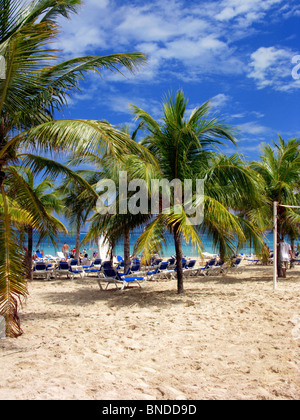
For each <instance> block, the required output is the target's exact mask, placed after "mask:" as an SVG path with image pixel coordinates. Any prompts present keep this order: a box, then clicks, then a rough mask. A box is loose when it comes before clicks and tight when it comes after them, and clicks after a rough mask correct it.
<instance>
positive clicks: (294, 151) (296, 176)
mask: <svg viewBox="0 0 300 420" xmlns="http://www.w3.org/2000/svg"><path fill="white" fill-rule="evenodd" d="M299 146H300V140H299V139H291V140H288V141H285V140H283V139H282V137H280V136H278V142H277V143H276V142H273V145H262V147H261V151H262V153H261V155H260V160H259V161H257V162H252V163H251V168H252V169H253V170H255V171H256V172H257V173H258V174H259V177H260V179H261V181H262V183H263V186H264V194H265V196H266V197H267V199H266V200H265V201H264V203H263V205H262V206H261V207H260V208H259V209H260V211H264V212H265V214H266V220H267V221H268V226H267V227H268V228H269V229H270V228H272V226H273V203H274V202H278V204H279V207H278V233H277V235H278V237H277V242H278V244H279V242H280V240H281V239H283V238H284V237H285V235H290V236H291V237H294V238H297V237H299V236H300V215H299V211H297V210H296V209H293V208H286V207H281V206H282V205H288V206H299V205H300V201H299V191H300V151H299ZM274 252H277V255H278V258H277V261H278V265H277V271H278V275H279V277H282V276H283V272H282V264H281V254H280V250H279V248H278V249H277V250H275V249H274Z"/></svg>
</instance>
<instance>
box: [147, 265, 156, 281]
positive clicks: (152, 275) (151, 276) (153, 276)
mask: <svg viewBox="0 0 300 420" xmlns="http://www.w3.org/2000/svg"><path fill="white" fill-rule="evenodd" d="M158 271H159V268H158V267H156V268H155V269H154V270H152V271H147V277H148V280H159V279H158V277H156V275H157V274H158Z"/></svg>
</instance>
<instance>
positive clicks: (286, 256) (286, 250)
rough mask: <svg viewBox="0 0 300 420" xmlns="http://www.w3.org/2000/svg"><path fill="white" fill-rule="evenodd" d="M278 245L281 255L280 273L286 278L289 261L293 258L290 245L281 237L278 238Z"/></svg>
mask: <svg viewBox="0 0 300 420" xmlns="http://www.w3.org/2000/svg"><path fill="white" fill-rule="evenodd" d="M279 246H280V256H281V261H282V275H283V278H286V270H287V269H288V267H289V263H290V261H292V260H293V253H292V247H291V245H290V244H288V243H287V242H285V241H284V240H283V239H281V240H280V243H279ZM290 268H291V267H290Z"/></svg>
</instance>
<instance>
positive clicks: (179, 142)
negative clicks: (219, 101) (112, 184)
mask: <svg viewBox="0 0 300 420" xmlns="http://www.w3.org/2000/svg"><path fill="white" fill-rule="evenodd" d="M132 109H133V113H134V115H135V117H136V119H137V120H140V121H142V122H143V125H144V128H146V129H147V131H148V135H147V136H146V137H145V139H144V140H143V142H142V144H143V145H144V146H146V147H147V148H148V149H149V151H151V153H152V154H153V156H155V158H156V161H157V167H158V168H159V169H158V170H155V169H154V168H153V167H150V166H149V164H147V165H144V164H143V162H142V160H138V159H135V158H134V157H131V158H129V159H130V160H131V164H130V165H128V167H130V168H131V170H132V172H133V173H135V174H136V175H139V176H140V177H141V176H143V173H144V174H147V173H149V168H151V170H152V176H149V175H148V176H147V179H150V178H153V174H155V175H154V177H156V178H157V179H166V180H168V181H173V180H176V179H177V180H179V181H180V183H181V185H182V187H184V180H187V179H189V180H192V181H193V183H194V184H195V182H196V180H197V179H205V194H204V204H203V203H202V205H204V221H203V223H202V224H201V226H195V225H193V224H190V223H189V217H188V212H187V209H186V208H185V206H183V205H181V204H180V203H183V202H184V197H182V199H181V200H179V203H176V202H175V201H174V200H173V201H171V206H170V209H169V214H166V212H164V211H163V209H162V207H161V205H160V207H159V212H158V215H157V216H156V217H155V218H154V220H153V221H152V223H150V225H149V226H148V228H147V229H146V230H145V232H144V233H143V234H142V235H141V237H140V238H139V241H138V243H137V250H138V251H142V250H143V251H144V252H145V253H146V255H147V257H149V255H150V254H151V252H153V251H155V250H159V249H160V246H161V243H162V241H163V240H164V232H165V231H166V230H169V231H171V232H172V234H173V237H174V245H175V250H176V259H177V291H178V293H182V292H183V291H184V287H183V269H182V257H183V255H182V235H183V236H184V238H185V240H186V241H191V242H192V243H193V244H194V245H195V246H196V248H197V249H198V251H199V253H200V254H201V251H202V242H201V236H200V230H199V229H200V228H201V227H202V229H203V230H204V231H207V232H208V233H209V234H210V235H212V236H213V238H214V240H215V244H216V245H218V246H219V247H220V249H221V250H222V253H223V256H224V257H225V256H228V255H229V254H230V253H231V254H232V253H233V252H234V239H235V235H237V238H238V240H239V242H240V243H241V242H243V241H245V240H246V237H245V234H244V231H243V227H242V225H241V223H240V220H239V218H238V215H236V214H234V213H233V212H232V211H231V210H232V208H233V207H234V206H237V203H239V205H241V203H242V202H243V201H244V202H245V201H246V197H248V200H250V199H252V198H253V196H254V195H255V187H256V184H255V180H254V179H253V178H252V176H251V175H253V174H250V173H249V171H248V172H247V171H246V170H245V168H244V165H242V164H241V161H240V159H239V160H238V159H237V157H236V158H234V157H233V158H232V159H227V160H226V159H225V158H224V157H223V158H218V159H216V158H215V154H216V150H217V146H219V145H221V144H223V142H224V141H229V142H231V143H235V139H234V134H233V128H232V127H230V126H229V125H227V124H225V123H224V122H222V121H221V120H220V118H218V117H217V116H215V115H211V114H210V112H209V103H208V102H207V103H205V104H203V105H202V106H200V107H199V108H197V109H195V110H194V111H193V112H192V114H191V115H190V116H189V118H187V117H186V111H187V100H186V99H185V98H184V94H183V92H182V91H181V90H179V91H178V92H177V93H176V96H175V97H174V96H173V95H169V97H168V99H167V101H166V102H165V103H164V104H163V118H162V119H161V120H160V121H156V120H155V119H153V118H152V117H151V116H150V115H149V114H148V113H147V112H145V111H143V110H142V109H140V108H138V107H136V106H132ZM224 187H225V188H224ZM182 191H184V188H182ZM174 196H175V195H174ZM198 199H199V197H197V196H196V197H192V201H191V200H190V204H191V202H193V204H194V205H195V208H197V207H198V208H199V206H200V205H201V203H200V202H197V200H198ZM160 204H161V203H160Z"/></svg>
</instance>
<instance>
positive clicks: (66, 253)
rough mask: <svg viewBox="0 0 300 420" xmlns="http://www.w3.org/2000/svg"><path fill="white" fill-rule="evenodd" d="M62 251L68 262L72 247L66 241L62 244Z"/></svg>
mask: <svg viewBox="0 0 300 420" xmlns="http://www.w3.org/2000/svg"><path fill="white" fill-rule="evenodd" d="M62 252H63V254H64V256H65V260H66V262H67V261H68V258H69V252H70V247H69V245H68V244H67V243H66V242H65V243H64V244H63V246H62Z"/></svg>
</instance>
